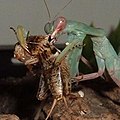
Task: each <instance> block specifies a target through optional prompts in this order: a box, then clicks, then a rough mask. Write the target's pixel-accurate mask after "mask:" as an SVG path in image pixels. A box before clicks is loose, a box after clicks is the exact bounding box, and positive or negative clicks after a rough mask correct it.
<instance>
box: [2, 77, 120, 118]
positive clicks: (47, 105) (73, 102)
mask: <svg viewBox="0 0 120 120" xmlns="http://www.w3.org/2000/svg"><path fill="white" fill-rule="evenodd" d="M22 79H23V80H24V81H27V82H23V83H21V82H20V83H21V84H18V83H17V84H16V82H15V81H16V78H5V79H2V80H1V81H3V80H4V81H7V85H6V84H2V85H1V87H0V113H1V114H3V113H4V114H16V115H17V116H18V117H19V118H20V119H21V120H44V119H45V118H46V116H47V114H48V112H49V110H50V109H51V106H52V102H53V98H52V96H49V97H48V98H47V99H46V100H45V101H42V102H40V101H38V100H37V98H36V92H37V87H38V80H37V79H35V78H34V80H33V78H32V77H30V76H29V75H28V76H26V77H23V78H17V80H18V81H22ZM30 79H32V80H30ZM10 80H11V81H14V82H13V83H14V85H12V84H11V83H9V82H10ZM8 81H9V82H8ZM8 83H9V84H8ZM79 91H82V92H83V93H84V96H83V97H81V96H80V95H79V94H78V92H79ZM66 99H67V103H68V107H69V109H68V108H66V106H65V104H64V102H63V101H62V100H61V101H59V102H58V104H57V105H56V106H55V108H54V110H53V111H52V114H51V117H50V120H120V88H119V87H117V86H116V85H115V83H114V82H111V81H109V82H108V81H105V80H102V79H101V78H99V79H96V80H90V81H83V82H80V83H78V84H74V85H73V90H72V94H71V95H69V96H67V97H66Z"/></svg>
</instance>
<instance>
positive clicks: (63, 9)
mask: <svg viewBox="0 0 120 120" xmlns="http://www.w3.org/2000/svg"><path fill="white" fill-rule="evenodd" d="M71 2H72V0H70V1H69V2H68V3H66V5H65V6H64V7H63V8H62V9H61V10H60V11H59V12H58V13H57V14H56V15H55V16H54V19H55V18H56V17H57V16H58V15H59V14H60V13H61V11H63V10H64V9H65V8H66V7H67V6H68V5H69V4H70V3H71ZM44 3H45V6H46V9H47V12H48V16H49V21H50V20H51V14H50V11H49V8H48V5H47V2H46V0H44Z"/></svg>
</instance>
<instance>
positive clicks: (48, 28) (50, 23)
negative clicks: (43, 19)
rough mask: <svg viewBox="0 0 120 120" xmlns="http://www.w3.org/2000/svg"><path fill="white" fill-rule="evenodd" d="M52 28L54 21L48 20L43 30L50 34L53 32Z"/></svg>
mask: <svg viewBox="0 0 120 120" xmlns="http://www.w3.org/2000/svg"><path fill="white" fill-rule="evenodd" d="M53 28H54V21H53V22H48V23H47V24H46V25H45V26H44V31H45V32H46V34H51V33H52V32H53Z"/></svg>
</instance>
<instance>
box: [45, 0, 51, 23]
mask: <svg viewBox="0 0 120 120" xmlns="http://www.w3.org/2000/svg"><path fill="white" fill-rule="evenodd" d="M44 3H45V7H46V9H47V13H48V17H49V21H50V20H51V15H50V11H49V8H48V5H47V2H46V0H44Z"/></svg>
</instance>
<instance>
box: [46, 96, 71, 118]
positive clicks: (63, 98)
mask: <svg viewBox="0 0 120 120" xmlns="http://www.w3.org/2000/svg"><path fill="white" fill-rule="evenodd" d="M60 100H63V101H64V104H65V107H66V108H67V109H68V110H70V112H71V109H69V107H68V103H67V100H66V97H65V96H62V98H58V99H54V101H53V103H52V107H51V109H50V111H49V113H48V115H47V117H46V119H45V120H48V118H49V117H50V115H51V113H52V111H53V109H54V108H55V106H56V104H57V102H59V101H60Z"/></svg>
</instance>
